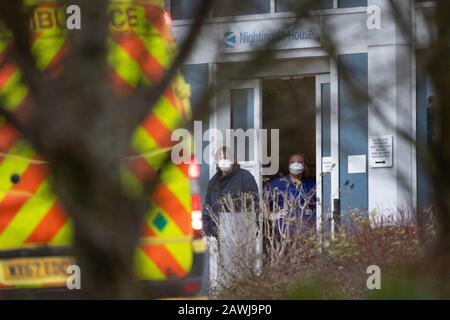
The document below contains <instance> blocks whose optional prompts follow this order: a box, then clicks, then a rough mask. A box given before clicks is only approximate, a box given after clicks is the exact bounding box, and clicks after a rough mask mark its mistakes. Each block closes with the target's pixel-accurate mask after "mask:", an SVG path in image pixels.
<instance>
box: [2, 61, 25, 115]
mask: <svg viewBox="0 0 450 320" xmlns="http://www.w3.org/2000/svg"><path fill="white" fill-rule="evenodd" d="M20 77H21V75H20V71H18V70H16V72H14V74H13V75H12V76H11V77H10V78H9V80H8V82H7V83H6V85H5V86H4V87H3V90H0V94H1V98H2V104H3V106H4V107H5V108H6V109H7V110H8V111H14V110H15V109H16V108H17V107H18V106H19V105H20V104H21V103H22V102H23V101H24V99H25V97H26V96H27V94H28V89H27V88H26V87H25V86H24V85H23V84H22V83H21V82H20Z"/></svg>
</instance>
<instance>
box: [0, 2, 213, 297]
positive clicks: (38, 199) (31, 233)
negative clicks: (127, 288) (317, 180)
mask: <svg viewBox="0 0 450 320" xmlns="http://www.w3.org/2000/svg"><path fill="white" fill-rule="evenodd" d="M25 2H26V5H27V6H28V8H31V12H32V14H31V17H30V20H31V21H30V30H31V38H32V39H31V41H32V42H31V43H32V51H33V54H34V56H35V59H36V64H37V66H38V67H39V68H40V69H41V70H48V71H52V70H57V69H58V68H57V67H58V65H59V64H60V63H61V61H62V59H64V56H65V55H66V54H67V52H68V50H70V49H69V46H68V41H67V34H68V32H72V31H70V30H68V28H67V26H68V23H69V22H70V21H69V19H70V18H71V17H70V16H69V15H68V14H67V12H68V10H67V7H66V6H62V5H61V4H60V2H58V1H55V0H48V1H43V0H26V1H25ZM81 14H82V12H81ZM81 22H82V19H81ZM109 23H110V30H111V31H110V37H109V39H108V47H109V54H108V63H109V73H110V75H111V77H110V78H111V82H112V84H113V86H114V88H115V90H117V92H118V93H121V94H132V93H133V89H134V88H135V87H136V86H137V84H138V83H147V84H149V85H151V84H152V83H157V82H158V81H159V80H160V79H161V77H162V76H163V74H164V71H165V70H166V69H168V68H169V67H170V64H171V61H172V59H173V56H174V46H175V44H174V40H173V37H172V35H171V32H170V16H169V15H168V13H167V12H166V11H165V9H164V3H163V1H158V0H136V1H134V0H120V1H119V0H117V1H116V0H111V1H110V4H109ZM0 30H3V31H0V102H1V105H2V106H3V107H4V108H5V109H7V110H8V111H9V112H10V113H12V114H14V115H15V116H16V117H17V118H19V119H20V118H21V117H23V116H24V115H26V114H27V109H29V108H32V107H33V106H32V103H31V99H30V95H29V89H28V88H27V87H26V85H24V83H23V82H22V81H21V72H20V69H19V67H18V66H17V65H16V63H15V61H14V57H13V56H12V55H11V38H10V35H9V33H8V32H7V31H5V28H3V29H0ZM75 32H76V31H75ZM189 91H190V90H189V86H188V85H187V84H186V83H185V82H184V81H183V78H182V77H181V75H179V76H177V78H176V79H175V80H174V81H173V83H172V84H171V85H170V86H169V88H168V90H167V91H166V93H165V94H164V96H162V97H161V99H160V100H159V102H158V103H157V104H156V105H155V106H153V108H150V109H151V110H149V114H148V116H147V118H146V119H145V120H144V121H143V122H142V123H141V125H140V126H138V127H137V128H136V129H135V132H134V135H133V141H132V146H133V151H134V153H133V155H130V158H128V159H124V167H123V180H124V184H125V185H126V186H129V187H130V188H135V190H138V189H139V187H140V186H142V183H143V181H145V179H148V178H149V177H152V176H153V175H155V174H156V172H158V175H159V181H160V182H159V185H158V186H157V187H156V190H155V191H154V193H153V194H151V195H148V196H149V197H152V200H153V203H154V206H152V209H151V212H149V213H148V214H147V215H146V216H147V219H146V223H145V227H144V228H143V230H142V231H141V235H140V242H139V245H138V247H137V248H136V253H135V262H134V263H135V272H136V275H137V276H138V277H139V279H140V281H141V284H142V287H143V288H144V289H145V291H147V292H148V293H149V295H148V296H149V297H152V298H163V297H174V296H175V297H181V296H195V295H198V294H199V293H200V292H201V290H202V289H203V285H204V283H203V273H204V252H205V245H204V242H203V241H202V239H201V233H202V221H201V196H200V188H199V183H198V179H199V176H200V168H199V166H198V164H196V163H195V161H193V162H192V163H188V164H181V165H175V164H170V165H169V167H167V166H165V167H164V169H161V167H162V164H163V163H164V162H165V159H166V157H168V156H170V150H171V146H173V145H172V142H171V141H170V137H171V133H172V132H173V130H175V129H176V128H177V126H179V125H180V124H181V123H183V121H184V120H189V116H190V106H189V93H190V92H189ZM48 175H49V173H48V171H47V163H46V161H45V159H43V158H42V157H41V156H40V155H39V154H37V153H36V151H35V150H33V148H31V147H30V145H29V144H28V143H27V141H25V140H24V139H23V138H22V137H21V135H20V134H19V133H18V132H17V131H16V130H15V129H14V127H13V126H12V125H11V124H10V123H8V121H6V120H5V119H4V118H0V299H2V298H5V299H9V298H22V297H28V296H30V297H35V298H39V297H45V298H60V297H62V296H63V294H68V296H69V297H70V296H74V297H76V296H77V295H79V294H80V293H81V292H79V291H78V292H77V288H68V280H69V277H70V276H72V273H71V272H70V271H71V270H74V269H73V266H76V257H75V256H74V254H73V252H74V251H73V247H72V246H71V243H72V235H73V233H72V232H73V230H72V227H71V219H70V216H69V215H68V214H67V213H66V212H65V210H64V208H63V207H62V205H61V204H60V202H59V201H58V199H57V197H56V196H55V195H54V193H53V191H52V188H51V184H50V180H49V179H48ZM81 276H82V273H81ZM81 282H82V281H81ZM81 291H82V288H81Z"/></svg>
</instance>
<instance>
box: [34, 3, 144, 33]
mask: <svg viewBox="0 0 450 320" xmlns="http://www.w3.org/2000/svg"><path fill="white" fill-rule="evenodd" d="M140 14H141V12H139V10H138V8H137V7H123V6H120V7H119V6H117V7H111V8H110V10H109V23H110V27H111V28H112V29H113V30H114V31H124V30H130V29H135V28H138V27H139V21H142V20H141V19H140V18H142V17H140ZM70 17H71V15H70V14H68V13H67V12H66V11H65V9H64V8H63V7H56V6H39V7H36V8H35V10H34V12H33V15H32V17H31V22H30V26H31V30H32V32H43V31H47V30H50V29H53V30H59V31H64V30H67V21H68V19H69V18H70Z"/></svg>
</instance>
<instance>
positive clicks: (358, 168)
mask: <svg viewBox="0 0 450 320" xmlns="http://www.w3.org/2000/svg"><path fill="white" fill-rule="evenodd" d="M366 161H367V157H366V155H365V154H363V155H355V156H348V173H366V172H367V165H366Z"/></svg>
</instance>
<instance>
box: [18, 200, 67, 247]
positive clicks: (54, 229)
mask: <svg viewBox="0 0 450 320" xmlns="http://www.w3.org/2000/svg"><path fill="white" fill-rule="evenodd" d="M46 198H51V197H46ZM66 222H67V216H66V214H65V212H64V210H63V208H62V207H61V205H60V204H59V203H58V202H56V201H54V202H53V203H52V205H51V207H50V208H48V209H47V212H46V214H45V215H44V216H43V217H41V218H40V221H39V223H38V224H36V225H37V226H36V227H35V228H34V230H33V232H32V233H31V234H30V235H29V237H28V238H27V239H26V240H25V243H27V244H36V243H47V242H50V241H52V239H53V238H54V237H55V236H56V234H57V233H58V232H59V230H60V229H61V228H62V227H63V225H64V224H65V223H66Z"/></svg>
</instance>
